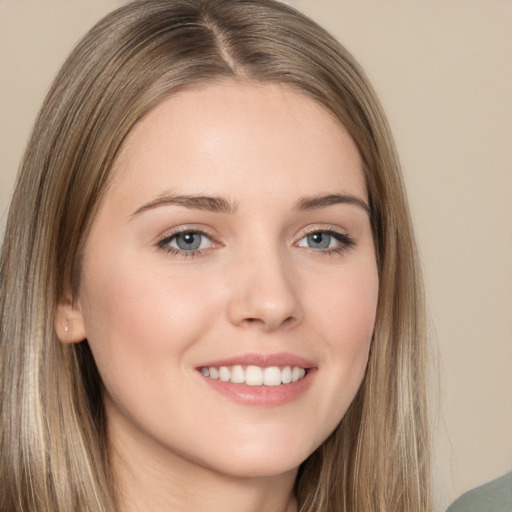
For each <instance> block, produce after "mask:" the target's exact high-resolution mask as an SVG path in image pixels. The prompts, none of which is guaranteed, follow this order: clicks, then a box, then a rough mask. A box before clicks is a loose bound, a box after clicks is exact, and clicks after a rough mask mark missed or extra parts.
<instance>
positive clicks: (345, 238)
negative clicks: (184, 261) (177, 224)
mask: <svg viewBox="0 0 512 512" xmlns="http://www.w3.org/2000/svg"><path fill="white" fill-rule="evenodd" d="M186 234H194V235H200V236H202V237H206V238H208V239H209V240H210V242H211V244H212V245H218V244H216V242H215V241H214V240H213V239H212V237H211V235H209V234H208V233H206V232H204V231H202V230H200V229H190V228H184V229H177V230H176V231H174V232H172V233H171V234H170V235H168V236H166V237H165V238H164V239H162V240H160V241H159V242H158V243H157V247H158V248H160V249H163V250H164V251H166V252H167V253H168V254H171V255H172V256H179V257H181V258H195V257H197V256H205V255H206V254H207V253H208V252H209V249H210V248H211V247H207V248H203V249H195V250H190V251H187V250H184V249H179V248H175V247H171V246H170V245H169V244H170V243H171V242H172V241H173V240H175V239H176V238H177V237H178V236H180V235H186ZM315 234H323V235H328V236H331V237H333V238H334V239H335V240H336V241H337V242H338V244H339V245H338V246H337V247H330V248H329V247H328V248H325V249H315V248H314V247H304V248H305V249H307V250H309V251H310V252H313V253H314V254H322V255H327V256H328V255H333V254H341V253H343V252H345V251H347V250H349V249H351V248H352V247H354V246H355V245H356V242H355V240H354V239H353V238H352V237H351V236H350V235H348V234H347V233H341V232H339V231H337V230H336V229H334V228H328V229H311V230H310V231H307V232H306V233H304V234H303V235H302V236H301V237H300V239H299V241H300V240H302V239H304V238H306V237H308V236H311V235H315ZM297 243H298V242H296V243H295V245H296V246H297ZM298 247H302V246H298Z"/></svg>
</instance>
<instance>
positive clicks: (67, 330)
mask: <svg viewBox="0 0 512 512" xmlns="http://www.w3.org/2000/svg"><path fill="white" fill-rule="evenodd" d="M64 330H65V331H66V332H69V324H68V321H67V320H66V325H65V326H64Z"/></svg>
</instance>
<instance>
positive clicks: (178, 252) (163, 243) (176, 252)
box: [157, 228, 218, 258]
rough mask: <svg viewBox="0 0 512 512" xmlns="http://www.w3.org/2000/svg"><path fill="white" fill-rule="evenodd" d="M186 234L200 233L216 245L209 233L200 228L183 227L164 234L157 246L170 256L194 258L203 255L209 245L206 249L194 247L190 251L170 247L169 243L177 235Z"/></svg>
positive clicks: (207, 250)
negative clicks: (166, 234)
mask: <svg viewBox="0 0 512 512" xmlns="http://www.w3.org/2000/svg"><path fill="white" fill-rule="evenodd" d="M187 234H193V235H201V236H203V237H206V238H208V239H209V240H210V241H211V243H212V245H216V243H215V241H213V239H212V237H211V235H209V234H208V233H206V232H204V231H202V230H200V229H190V228H184V229H177V230H176V231H173V232H172V233H171V234H170V235H168V236H166V237H165V238H164V239H163V240H160V242H158V244H157V246H158V247H159V248H160V249H163V250H164V251H165V252H167V253H168V254H171V255H172V256H178V257H181V258H195V257H197V256H205V255H206V253H207V252H209V249H210V247H207V248H206V249H195V250H191V251H186V250H184V249H177V248H175V247H171V246H170V245H169V244H170V243H171V242H172V241H173V240H175V239H176V238H177V237H178V236H180V235H187ZM217 245H218V244H217Z"/></svg>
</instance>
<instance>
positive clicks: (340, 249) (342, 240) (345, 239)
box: [299, 227, 356, 256]
mask: <svg viewBox="0 0 512 512" xmlns="http://www.w3.org/2000/svg"><path fill="white" fill-rule="evenodd" d="M316 234H323V235H329V236H331V237H333V238H334V239H335V240H336V241H337V242H338V243H339V245H338V246H337V247H331V248H325V249H315V248H314V247H306V248H305V249H309V250H310V251H312V252H314V253H315V254H322V255H325V256H330V255H333V254H341V253H344V252H345V251H348V250H349V249H351V248H352V247H354V246H355V245H356V241H355V240H354V239H353V238H352V237H351V236H350V235H349V234H347V233H341V232H340V231H338V230H337V229H335V228H332V227H331V228H327V229H318V228H313V229H311V230H310V231H307V232H306V233H304V235H303V236H302V237H301V238H300V240H302V239H303V238H306V237H307V236H311V235H316ZM300 240H299V241H300Z"/></svg>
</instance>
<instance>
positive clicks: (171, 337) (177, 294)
mask: <svg viewBox="0 0 512 512" xmlns="http://www.w3.org/2000/svg"><path fill="white" fill-rule="evenodd" d="M95 261H101V265H99V264H95ZM95 261H91V262H88V261H87V260H86V262H85V263H86V264H85V265H84V274H83V280H82V286H81V293H80V302H81V306H82V311H83V316H84V322H85V327H86V332H87V339H88V341H89V344H90V346H91V350H92V352H93V354H94V358H95V360H96V363H97V365H98V369H99V370H100V374H101V375H102V377H103V379H104V381H105V384H107V382H108V381H112V382H113V381H114V380H115V379H117V380H119V379H121V377H122V376H123V375H121V374H128V375H130V378H135V376H137V375H140V376H143V375H144V374H146V375H147V372H148V371H150V372H151V371H156V367H157V366H158V363H159V361H161V360H162V357H163V358H165V357H166V356H170V358H171V360H175V361H179V356H180V355H181V354H183V353H184V352H185V351H186V349H187V348H188V347H189V346H190V345H192V344H193V343H194V341H195V340H196V339H197V338H198V337H199V336H200V333H201V332H202V330H203V329H204V327H203V325H204V324H205V323H207V321H208V320H207V319H208V315H207V311H206V307H203V305H205V304H206V303H208V302H210V299H209V297H208V293H205V290H204V286H200V283H199V282H196V281H194V280H190V279H186V278H185V277H182V276H180V275H177V274H176V273H174V274H173V276H172V278H171V276H169V275H166V274H165V273H163V272H161V273H157V272H155V271H150V270H148V268H149V267H148V265H145V264H143V263H137V262H134V261H133V260H131V259H130V258H123V257H122V255H119V254H118V255H115V254H114V253H111V254H110V255H109V256H108V257H106V256H105V255H103V257H102V258H97V259H96V260H95ZM210 304H211V302H210ZM198 311H201V312H202V314H201V315H198ZM203 312H204V314H203Z"/></svg>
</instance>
